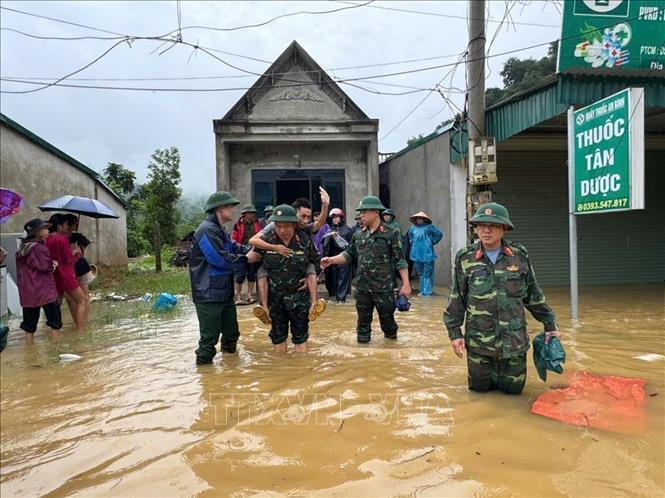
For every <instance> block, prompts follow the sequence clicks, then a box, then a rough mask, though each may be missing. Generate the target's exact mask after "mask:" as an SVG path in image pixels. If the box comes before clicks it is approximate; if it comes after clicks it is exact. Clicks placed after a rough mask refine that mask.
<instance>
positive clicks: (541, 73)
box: [485, 41, 559, 107]
mask: <svg viewBox="0 0 665 498" xmlns="http://www.w3.org/2000/svg"><path fill="white" fill-rule="evenodd" d="M558 49H559V42H558V41H555V42H552V43H550V46H549V49H548V51H547V56H545V57H542V58H541V59H533V58H529V59H519V58H517V57H511V58H509V59H508V60H507V61H506V62H505V63H504V65H503V69H502V71H501V73H500V74H501V76H502V77H503V84H504V88H496V87H492V88H488V89H487V90H485V107H491V106H493V105H494V104H497V103H498V102H500V101H502V100H505V99H507V98H509V97H511V96H513V95H515V94H517V93H519V92H522V91H524V90H527V89H529V88H531V87H533V86H535V85H537V84H538V83H540V82H542V81H543V79H545V78H547V77H548V76H550V75H552V74H554V73H555V72H556V57H557V52H558Z"/></svg>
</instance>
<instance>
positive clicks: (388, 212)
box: [381, 208, 395, 218]
mask: <svg viewBox="0 0 665 498" xmlns="http://www.w3.org/2000/svg"><path fill="white" fill-rule="evenodd" d="M381 214H387V215H388V216H392V217H393V218H394V217H395V211H393V210H392V209H390V208H388V209H386V210H385V211H383V213H381Z"/></svg>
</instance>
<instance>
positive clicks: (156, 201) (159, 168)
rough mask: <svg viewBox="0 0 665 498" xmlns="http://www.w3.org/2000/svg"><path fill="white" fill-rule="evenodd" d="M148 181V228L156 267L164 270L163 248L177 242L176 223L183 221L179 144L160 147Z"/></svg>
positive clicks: (146, 203) (146, 200)
mask: <svg viewBox="0 0 665 498" xmlns="http://www.w3.org/2000/svg"><path fill="white" fill-rule="evenodd" d="M148 171H149V172H148V183H147V184H146V185H145V187H144V188H145V194H146V196H145V230H146V231H147V232H148V233H147V235H148V239H149V240H152V241H153V249H154V251H155V270H156V271H161V269H162V268H161V250H162V245H163V244H164V243H167V244H173V243H174V242H175V241H176V226H177V224H178V221H179V220H180V216H179V213H178V211H177V209H176V205H177V203H178V199H180V194H181V193H182V189H181V188H180V152H178V149H177V147H170V148H168V149H163V150H160V149H157V150H156V151H155V152H154V153H153V154H152V156H151V160H150V163H149V164H148Z"/></svg>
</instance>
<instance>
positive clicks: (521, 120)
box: [450, 75, 665, 163]
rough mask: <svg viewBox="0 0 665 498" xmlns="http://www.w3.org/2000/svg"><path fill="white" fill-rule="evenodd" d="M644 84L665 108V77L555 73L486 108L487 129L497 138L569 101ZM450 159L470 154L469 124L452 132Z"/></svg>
mask: <svg viewBox="0 0 665 498" xmlns="http://www.w3.org/2000/svg"><path fill="white" fill-rule="evenodd" d="M631 86H632V87H643V88H644V90H645V91H644V95H645V97H644V98H645V106H646V107H647V108H648V107H662V108H665V78H662V77H653V78H630V77H621V78H612V77H591V76H581V75H554V76H552V77H551V78H549V79H548V80H545V81H544V82H542V83H541V84H539V85H537V86H535V87H533V88H531V89H529V90H527V91H525V92H521V93H519V94H516V95H513V96H512V97H510V98H509V99H507V100H505V101H503V102H499V103H498V104H496V105H494V106H492V107H490V108H489V109H487V111H486V112H485V129H486V131H487V135H488V136H494V137H496V140H497V142H502V141H504V140H507V139H508V138H510V137H511V136H513V135H516V134H517V133H520V132H522V131H524V130H526V129H528V128H531V127H532V126H535V125H537V124H539V123H542V122H543V121H547V120H549V119H552V118H553V117H555V116H558V115H560V114H563V113H564V112H566V109H567V108H568V106H569V105H571V104H574V105H578V106H583V105H588V104H591V103H593V102H595V101H597V100H600V99H602V98H605V97H607V96H609V95H612V94H613V93H616V92H618V91H621V90H623V89H625V88H628V87H631ZM450 143H451V147H450V161H451V162H452V163H458V162H459V161H461V159H462V157H461V156H462V154H464V155H466V152H467V146H468V135H467V133H466V126H462V127H460V128H458V129H456V130H454V131H453V132H451V134H450Z"/></svg>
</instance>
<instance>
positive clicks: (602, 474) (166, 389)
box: [0, 286, 665, 498]
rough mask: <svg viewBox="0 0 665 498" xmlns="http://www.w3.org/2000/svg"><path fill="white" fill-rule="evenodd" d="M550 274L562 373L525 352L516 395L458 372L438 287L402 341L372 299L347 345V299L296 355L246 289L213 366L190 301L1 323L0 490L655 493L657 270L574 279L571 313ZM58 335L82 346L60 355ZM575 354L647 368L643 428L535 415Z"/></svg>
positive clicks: (658, 488) (659, 349)
mask: <svg viewBox="0 0 665 498" xmlns="http://www.w3.org/2000/svg"><path fill="white" fill-rule="evenodd" d="M546 291H547V292H546V294H547V296H548V299H549V301H550V303H551V305H552V306H553V308H554V309H555V311H556V312H557V314H558V316H559V323H560V327H561V330H562V333H563V334H564V335H563V344H564V347H565V348H566V351H567V354H568V361H567V363H566V372H565V374H564V375H555V374H550V376H549V377H548V382H547V383H545V382H542V381H541V380H540V379H539V378H538V377H537V375H536V373H535V369H534V368H533V365H532V363H531V354H530V353H529V373H528V380H527V386H526V388H525V390H524V393H523V394H522V395H521V396H506V395H502V394H499V393H488V394H476V393H470V392H469V391H468V390H467V388H466V363H465V361H464V360H460V359H458V358H457V357H455V356H454V355H453V353H452V351H451V349H450V345H449V341H448V339H447V336H446V334H445V333H444V329H443V326H442V322H441V315H442V310H443V307H444V305H445V302H446V298H445V296H443V295H442V294H444V293H445V291H444V290H439V294H440V295H439V296H436V297H433V298H417V297H416V298H414V299H413V306H412V308H411V311H409V312H408V313H397V315H398V316H397V319H398V322H399V325H400V331H399V340H398V341H397V342H396V343H394V342H387V341H385V340H384V339H383V336H382V334H381V333H380V332H379V329H378V323H377V322H378V321H377V319H376V317H375V327H374V337H373V340H372V343H371V344H369V345H367V346H364V345H363V346H360V345H358V344H357V343H356V341H355V308H354V307H353V306H352V305H329V306H328V310H327V311H326V313H325V314H324V315H323V316H322V317H321V318H319V319H318V320H317V321H316V322H314V323H312V325H311V340H310V347H311V351H310V353H309V354H306V355H294V354H285V355H284V354H275V353H273V352H271V345H270V342H269V340H268V337H267V332H268V331H267V328H266V327H264V326H263V325H262V324H260V322H258V321H257V320H256V319H254V318H253V316H252V315H251V309H250V307H247V306H245V307H241V308H239V322H240V329H241V333H242V336H241V340H240V347H239V353H238V354H237V355H235V356H223V357H222V356H221V355H218V356H217V357H216V358H215V362H214V364H213V365H212V366H206V367H196V366H195V364H194V354H193V350H194V349H195V345H196V341H197V338H198V329H197V321H196V316H195V313H194V310H193V307H192V306H191V304H189V303H188V302H185V303H182V304H179V305H178V307H179V312H178V313H177V314H175V315H173V316H168V317H159V316H154V315H147V314H146V315H142V314H141V313H134V314H133V315H132V316H133V318H131V319H120V320H116V321H114V322H113V323H112V324H106V325H105V324H104V323H103V322H104V321H103V320H102V319H101V318H100V316H101V314H102V313H103V312H107V311H108V310H106V311H102V310H103V309H104V308H107V307H110V306H116V307H118V309H117V310H116V311H118V310H119V311H122V307H123V306H131V304H129V303H118V304H114V305H111V304H109V303H101V302H100V303H95V304H94V305H93V306H94V308H96V309H97V317H96V318H95V319H94V320H93V324H92V326H91V330H92V331H91V332H90V333H88V334H86V335H84V336H76V335H74V333H73V332H70V333H69V334H63V336H64V337H63V338H62V340H61V343H60V345H59V346H56V345H55V344H53V342H52V341H50V340H49V339H47V338H46V337H44V335H43V332H38V334H37V338H36V343H35V345H34V346H32V347H26V346H25V345H24V344H23V343H22V336H21V334H22V333H21V332H20V331H19V330H17V329H16V325H17V323H16V322H11V325H12V333H11V334H10V342H9V345H8V347H7V349H6V350H5V351H4V352H3V353H2V355H1V356H0V366H1V370H0V371H1V406H0V408H1V419H0V422H1V435H2V438H1V451H2V453H1V471H0V491H1V494H2V496H3V498H7V497H13V496H86V497H88V496H159V497H165V496H234V497H244V496H254V495H260V496H284V495H288V496H359V497H360V496H362V497H366V496H528V497H532V496H603V497H605V496H653V497H660V496H663V495H664V494H665V483H664V480H665V458H664V453H665V450H664V446H665V389H664V388H665V361H663V360H662V359H656V360H655V361H645V360H641V359H636V358H634V357H635V356H639V355H643V354H647V353H655V354H658V355H665V335H664V334H665V304H664V303H665V301H664V291H663V287H662V286H631V287H612V288H609V287H604V288H589V289H584V288H583V289H582V290H581V308H580V316H581V320H580V321H579V322H578V323H576V324H575V325H574V327H573V326H572V325H571V322H570V319H569V308H568V296H567V290H565V289H549V290H547V289H546ZM137 306H141V305H137ZM143 306H145V307H146V309H147V308H148V306H149V305H147V304H145V305H143ZM530 324H531V331H532V332H533V331H536V330H538V327H537V324H536V322H533V321H531V322H530ZM377 332H378V333H377ZM290 347H292V346H290ZM59 352H60V353H63V352H65V353H77V354H80V355H81V356H82V359H81V360H79V361H74V362H71V363H60V362H59V361H58V353H59ZM580 370H584V371H588V372H590V373H594V374H612V375H619V376H626V377H638V378H643V379H646V380H647V384H646V386H645V391H646V393H647V397H646V406H645V410H646V417H647V423H648V426H647V428H646V430H644V431H643V432H641V433H638V434H616V433H611V432H603V431H600V430H596V429H589V428H581V427H574V426H570V425H565V424H562V423H560V422H556V421H553V420H550V419H547V418H543V417H540V416H537V415H533V414H531V413H530V407H531V404H532V403H533V402H534V400H535V399H536V397H537V396H539V395H540V394H542V393H543V392H545V391H547V390H548V389H550V388H551V387H552V386H556V385H561V384H565V381H566V376H567V375H571V374H572V372H575V371H580Z"/></svg>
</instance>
